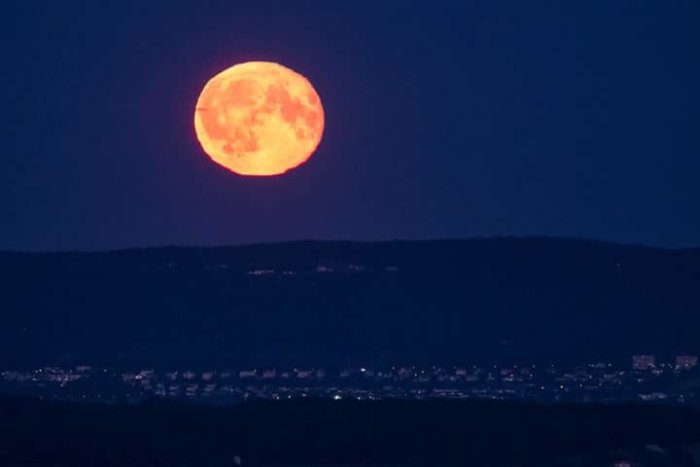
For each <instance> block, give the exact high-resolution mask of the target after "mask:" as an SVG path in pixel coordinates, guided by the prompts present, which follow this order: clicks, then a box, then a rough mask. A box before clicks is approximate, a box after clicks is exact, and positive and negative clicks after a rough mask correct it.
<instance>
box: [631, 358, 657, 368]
mask: <svg viewBox="0 0 700 467" xmlns="http://www.w3.org/2000/svg"><path fill="white" fill-rule="evenodd" d="M632 368H634V369H635V370H652V369H654V368H656V357H654V356H653V355H633V356H632Z"/></svg>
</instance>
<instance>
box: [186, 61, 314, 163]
mask: <svg viewBox="0 0 700 467" xmlns="http://www.w3.org/2000/svg"><path fill="white" fill-rule="evenodd" d="M194 127H195V132H196V134H197V139H198V140H199V142H200V144H201V145H202V148H203V149H204V151H205V152H206V153H207V154H208V155H209V157H211V159H212V160H213V161H214V162H216V163H218V164H220V165H222V166H224V167H226V168H227V169H229V170H231V171H232V172H235V173H237V174H240V175H258V176H265V175H279V174H282V173H284V172H286V171H288V170H290V169H293V168H294V167H297V166H299V165H300V164H303V163H304V162H306V161H307V160H308V159H309V157H311V155H312V154H313V153H314V151H315V150H316V148H317V147H318V145H319V143H320V142H321V137H322V135H323V127H324V113H323V106H322V105H321V99H320V98H319V96H318V94H317V93H316V90H315V89H314V88H313V86H312V85H311V83H310V82H309V81H308V80H307V79H306V78H304V77H303V76H302V75H300V74H299V73H297V72H295V71H293V70H291V69H289V68H286V67H284V66H282V65H279V64H277V63H272V62H246V63H241V64H238V65H234V66H232V67H231V68H228V69H226V70H224V71H222V72H221V73H219V74H217V75H215V76H214V77H213V78H211V79H210V80H209V81H208V82H207V84H206V85H205V86H204V89H203V90H202V92H201V94H200V96H199V99H198V100H197V106H196V109H195V114H194Z"/></svg>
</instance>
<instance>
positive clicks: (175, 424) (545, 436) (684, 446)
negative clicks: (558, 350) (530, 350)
mask: <svg viewBox="0 0 700 467" xmlns="http://www.w3.org/2000/svg"><path fill="white" fill-rule="evenodd" d="M0 419H1V420H2V423H1V424H0V464H2V465H56V466H58V465H61V466H63V465H72V466H76V465H103V466H123V465H131V466H136V465H195V466H203V465H217V466H223V465H234V459H235V457H236V456H239V457H240V458H241V460H242V465H280V464H292V465H353V464H354V465H469V466H479V465H491V466H500V465H521V466H526V465H532V466H535V465H536V466H547V465H580V466H581V465H612V461H613V460H616V459H619V460H623V459H630V458H632V459H635V458H637V457H639V456H647V457H649V456H651V457H655V458H657V460H658V462H657V463H653V464H646V463H645V464H644V465H694V464H692V463H691V460H690V459H691V457H690V456H691V454H689V452H690V453H692V449H690V450H689V449H688V447H689V446H691V445H692V444H693V443H698V442H700V414H699V413H698V412H696V411H692V410H688V409H677V408H670V407H658V406H595V405H580V406H579V405H555V406H548V405H519V404H504V403H467V402H436V401H432V402H405V401H404V402H401V401H393V402H388V401H385V402H374V403H368V402H364V403H361V402H345V401H342V402H337V401H318V400H309V401H301V402H300V401H295V402H292V403H284V402H276V403H275V402H260V403H247V404H241V405H236V406H229V407H223V408H215V407H207V406H190V405H175V404H169V403H162V402H157V401H153V402H151V403H147V404H143V405H135V406H134V405H131V406H120V405H104V404H102V405H88V404H68V403H49V402H42V401H38V400H32V399H0ZM649 445H654V446H653V447H652V448H651V452H649V449H650V448H649ZM673 459H675V460H674V461H673V462H671V461H672V460H673ZM698 460H699V461H700V458H699V459H698ZM584 461H585V462H584ZM635 465H636V464H635Z"/></svg>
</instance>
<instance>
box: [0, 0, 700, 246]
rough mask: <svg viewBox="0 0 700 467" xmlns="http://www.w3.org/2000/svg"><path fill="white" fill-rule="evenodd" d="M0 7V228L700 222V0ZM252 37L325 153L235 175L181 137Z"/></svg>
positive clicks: (637, 235)
mask: <svg viewBox="0 0 700 467" xmlns="http://www.w3.org/2000/svg"><path fill="white" fill-rule="evenodd" d="M404 4H405V5H404ZM409 4H413V5H412V6H409ZM1 8H2V14H1V15H0V17H1V18H2V19H0V44H2V45H0V47H1V48H2V60H3V62H4V64H3V66H2V72H1V73H0V83H2V89H3V112H2V114H1V116H0V119H1V120H2V128H3V143H4V145H3V149H2V161H3V169H2V171H0V186H1V187H2V192H1V193H2V196H0V220H1V225H2V228H0V249H10V250H66V249H80V250H92V249H112V248H124V247H134V246H151V245H172V244H177V245H222V244H239V243H250V242H260V241H280V240H293V239H302V238H305V239H306V238H313V239H351V240H385V239H395V238H407V239H408V238H445V237H484V236H494V235H514V236H531V235H537V236H540V235H548V236H574V237H586V238H597V239H604V240H612V241H619V242H633V243H643V244H651V245H662V246H674V247H675V246H698V245H700V215H699V212H700V208H699V206H700V183H698V177H699V176H700V129H699V125H700V91H699V89H700V54H699V49H698V46H699V45H700V27H699V26H698V25H700V2H697V1H690V0H689V1H648V2H640V1H586V2H529V1H522V0H517V1H481V2H466V1H459V2H453V3H452V4H449V3H445V2H440V1H426V2H420V3H419V2H390V1H384V2H380V1H376V2H359V1H358V2H330V1H324V2H320V1H319V2H298V1H286V2H277V3H272V2H267V3H266V2H258V1H252V0H250V1H247V2H236V1H221V2H206V1H187V2H184V1H179V2H178V1H168V2H156V1H148V2H145V1H144V2H131V3H130V2H117V1H115V2H95V1H86V2H48V1H46V2H41V1H26V2H25V1H22V2H15V5H14V6H10V4H7V3H6V4H3V6H2V7H1ZM249 60H264V61H274V62H279V63H282V64H284V65H286V66H288V67H290V68H292V69H294V70H296V71H298V72H300V73H302V74H303V75H305V76H306V77H308V78H309V79H310V81H311V82H312V83H313V84H314V87H315V88H316V89H317V91H318V93H319V94H320V96H321V98H322V100H323V103H324V107H325V112H326V130H325V136H324V140H323V141H322V143H321V146H320V148H319V150H318V152H317V153H316V155H315V156H313V157H312V158H311V160H310V161H309V162H308V163H307V164H305V165H303V166H301V167H299V168H298V169H296V170H294V171H292V172H290V173H288V174H286V175H284V176H281V177H271V178H244V177H240V176H237V175H234V174H232V173H230V172H228V171H226V170H224V169H222V168H221V167H220V166H218V165H216V164H214V163H212V162H211V161H210V160H209V158H208V157H207V156H206V155H205V154H204V153H203V151H202V150H201V148H200V146H199V144H198V142H197V140H196V138H195V134H194V130H193V112H194V107H195V102H196V99H197V96H198V94H199V92H200V91H201V88H202V86H203V85H204V83H205V82H206V81H207V80H208V79H209V78H210V77H211V76H212V75H214V74H216V73H218V72H219V71H221V70H223V69H225V68H227V67H229V66H231V65H233V64H235V63H238V62H244V61H249Z"/></svg>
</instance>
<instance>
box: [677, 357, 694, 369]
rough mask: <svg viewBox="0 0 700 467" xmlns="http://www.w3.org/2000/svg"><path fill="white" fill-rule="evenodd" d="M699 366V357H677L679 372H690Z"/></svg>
mask: <svg viewBox="0 0 700 467" xmlns="http://www.w3.org/2000/svg"><path fill="white" fill-rule="evenodd" d="M697 365H698V357H697V356H696V355H679V356H677V357H676V369H677V370H690V369H691V368H694V367H696V366H697Z"/></svg>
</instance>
